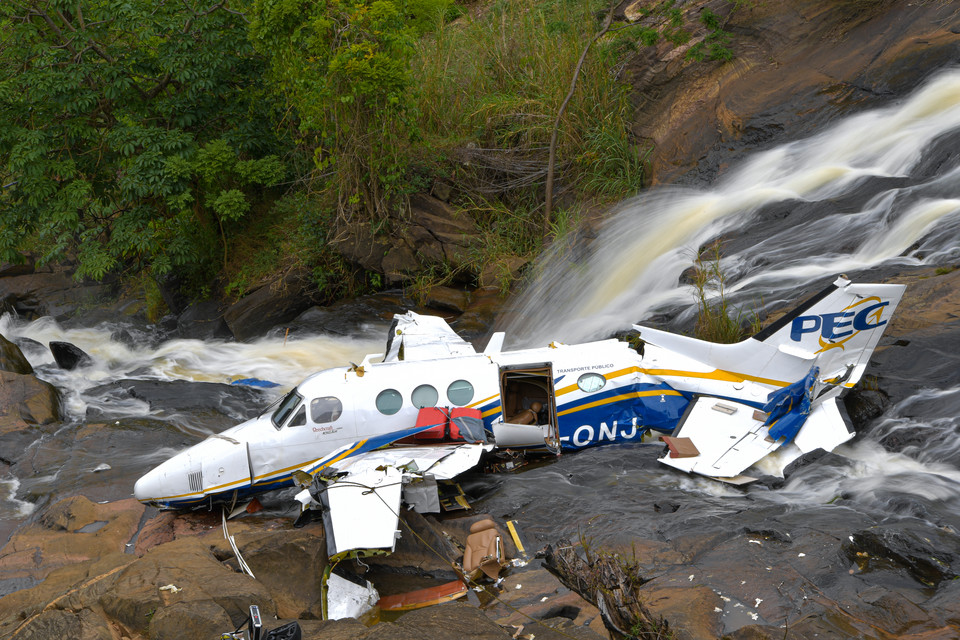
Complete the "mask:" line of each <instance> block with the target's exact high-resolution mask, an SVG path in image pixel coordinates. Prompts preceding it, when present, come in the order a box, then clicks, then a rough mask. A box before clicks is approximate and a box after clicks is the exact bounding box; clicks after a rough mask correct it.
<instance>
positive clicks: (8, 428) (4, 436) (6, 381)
mask: <svg viewBox="0 0 960 640" xmlns="http://www.w3.org/2000/svg"><path fill="white" fill-rule="evenodd" d="M59 421H60V394H59V393H58V392H57V390H56V388H55V387H54V386H53V385H51V384H50V383H48V382H44V381H42V380H38V379H37V378H36V377H34V376H33V375H23V374H19V373H13V372H10V371H0V460H6V461H10V460H11V459H13V458H15V457H16V455H18V454H21V453H23V451H24V449H25V448H26V447H27V445H29V444H30V443H31V442H33V441H34V440H36V439H37V438H38V437H40V436H41V435H42V434H44V433H48V432H50V431H52V430H53V429H54V428H55V427H56V425H57V424H58V423H59Z"/></svg>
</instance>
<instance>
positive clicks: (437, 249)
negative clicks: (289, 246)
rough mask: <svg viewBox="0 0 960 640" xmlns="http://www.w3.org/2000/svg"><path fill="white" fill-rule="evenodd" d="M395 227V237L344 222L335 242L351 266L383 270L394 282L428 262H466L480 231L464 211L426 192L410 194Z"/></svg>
mask: <svg viewBox="0 0 960 640" xmlns="http://www.w3.org/2000/svg"><path fill="white" fill-rule="evenodd" d="M395 226H396V227H397V228H398V229H400V230H401V231H400V232H399V236H398V237H397V238H388V237H383V236H376V235H374V234H373V233H372V232H371V230H370V228H369V225H366V224H359V223H358V224H353V225H349V226H347V227H346V228H345V229H343V231H342V233H341V234H340V235H339V237H338V239H337V241H336V245H335V246H336V248H337V251H339V252H340V253H341V255H343V257H344V258H346V259H347V260H348V261H349V262H351V263H352V264H355V265H357V266H359V267H361V268H363V269H366V270H368V271H375V272H377V273H382V274H384V277H385V279H386V282H387V284H389V285H397V284H400V283H402V282H404V281H405V280H407V279H409V278H410V277H411V276H412V275H413V274H415V273H418V272H422V271H424V270H425V269H427V268H429V267H430V266H448V267H452V268H453V269H459V268H462V267H465V266H467V263H468V261H469V248H470V246H471V244H472V243H473V242H474V241H475V240H476V237H477V236H478V235H479V230H478V229H477V226H476V223H475V222H474V221H473V219H472V218H470V216H469V215H468V214H467V213H465V212H463V211H455V210H454V209H453V208H451V207H450V206H449V205H447V204H446V203H445V202H443V201H441V200H438V199H437V198H434V197H432V196H427V195H417V196H413V197H411V198H410V211H409V212H408V213H407V215H406V216H405V217H404V218H403V219H402V220H400V219H397V220H396V221H395Z"/></svg>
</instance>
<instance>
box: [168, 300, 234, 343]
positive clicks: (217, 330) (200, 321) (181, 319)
mask: <svg viewBox="0 0 960 640" xmlns="http://www.w3.org/2000/svg"><path fill="white" fill-rule="evenodd" d="M177 330H178V333H179V334H180V336H181V337H183V338H193V339H196V340H217V339H222V340H228V339H230V338H232V337H233V334H232V333H231V332H230V328H229V327H228V326H227V323H226V321H225V320H224V319H223V312H222V310H221V309H220V303H218V302H217V301H215V300H205V301H203V302H195V303H194V304H191V305H190V306H189V307H187V308H186V309H185V310H184V311H183V313H181V314H180V315H178V316H177Z"/></svg>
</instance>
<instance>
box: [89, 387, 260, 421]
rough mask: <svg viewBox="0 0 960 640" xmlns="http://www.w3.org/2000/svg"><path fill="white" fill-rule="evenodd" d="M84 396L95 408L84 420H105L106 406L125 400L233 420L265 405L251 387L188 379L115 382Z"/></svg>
mask: <svg viewBox="0 0 960 640" xmlns="http://www.w3.org/2000/svg"><path fill="white" fill-rule="evenodd" d="M85 395H87V396H90V397H92V398H97V399H98V404H97V405H96V406H90V407H88V409H87V419H88V420H103V419H109V418H110V417H111V414H110V404H111V403H122V402H123V401H124V400H129V399H136V400H142V401H143V402H146V403H147V404H148V405H149V408H150V409H151V410H156V411H164V412H166V413H168V414H169V413H174V412H186V413H205V414H208V413H211V412H217V413H219V414H221V415H223V416H226V417H227V418H229V419H231V420H233V421H240V420H246V419H248V418H251V417H253V416H255V415H257V412H258V411H259V410H260V409H261V408H263V407H264V406H266V404H267V403H268V397H267V396H265V395H264V394H263V392H262V391H260V390H259V389H257V388H254V387H250V386H246V385H230V384H222V383H219V382H192V381H188V380H164V381H160V380H118V381H117V382H111V383H108V384H105V385H100V386H98V387H94V388H92V389H89V390H87V391H86V392H85Z"/></svg>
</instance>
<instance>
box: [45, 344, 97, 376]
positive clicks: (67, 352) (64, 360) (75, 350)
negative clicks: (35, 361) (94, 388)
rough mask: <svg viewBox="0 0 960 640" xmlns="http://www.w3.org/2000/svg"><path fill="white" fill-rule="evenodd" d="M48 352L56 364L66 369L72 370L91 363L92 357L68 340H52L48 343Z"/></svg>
mask: <svg viewBox="0 0 960 640" xmlns="http://www.w3.org/2000/svg"><path fill="white" fill-rule="evenodd" d="M50 352H51V353H52V354H53V359H54V360H56V362H57V366H58V367H60V368H61V369H66V370H67V371H73V370H74V369H76V368H78V367H85V366H87V365H90V364H93V358H91V357H90V355H89V354H87V352H86V351H84V350H83V349H81V348H80V347H78V346H76V345H75V344H71V343H69V342H60V341H56V340H55V341H53V342H51V343H50Z"/></svg>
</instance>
